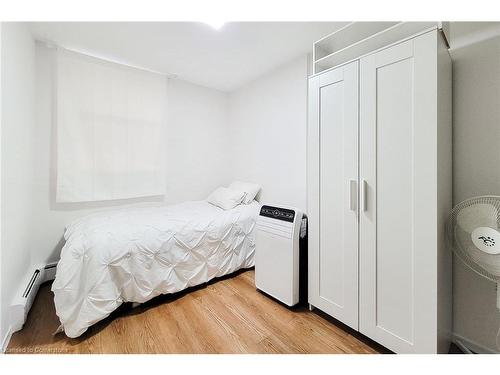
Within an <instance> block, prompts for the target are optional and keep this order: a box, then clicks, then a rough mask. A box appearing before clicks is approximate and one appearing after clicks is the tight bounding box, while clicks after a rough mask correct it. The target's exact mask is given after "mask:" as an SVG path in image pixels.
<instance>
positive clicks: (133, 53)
mask: <svg viewBox="0 0 500 375" xmlns="http://www.w3.org/2000/svg"><path fill="white" fill-rule="evenodd" d="M345 24H346V22H231V23H227V24H225V25H224V26H223V27H222V28H221V29H219V30H216V29H214V28H213V27H211V26H209V25H207V24H203V23H197V22H35V23H31V29H32V31H33V34H34V36H35V38H36V39H38V40H42V41H45V42H51V43H54V44H56V45H58V46H61V47H64V48H68V49H73V50H77V51H81V52H85V53H87V54H90V55H95V56H98V57H102V58H107V59H110V60H113V61H118V62H122V63H126V64H130V65H134V66H137V67H142V68H146V69H150V70H154V71H158V72H162V73H167V74H173V75H177V76H178V77H179V79H182V80H186V81H189V82H192V83H196V84H199V85H202V86H207V87H211V88H215V89H218V90H222V91H233V90H235V89H237V88H238V87H240V86H242V85H244V84H245V83H247V82H250V81H252V80H254V79H255V78H257V77H259V76H260V75H262V74H264V73H266V72H268V71H270V70H273V69H275V68H277V67H278V66H280V65H281V64H284V63H286V62H287V61H290V60H292V59H294V58H296V57H298V56H300V55H301V54H304V53H308V52H311V50H312V43H313V42H314V41H315V40H317V39H319V38H321V37H322V36H324V35H326V34H329V33H331V32H332V31H335V30H336V29H338V28H340V27H342V26H343V25H345Z"/></svg>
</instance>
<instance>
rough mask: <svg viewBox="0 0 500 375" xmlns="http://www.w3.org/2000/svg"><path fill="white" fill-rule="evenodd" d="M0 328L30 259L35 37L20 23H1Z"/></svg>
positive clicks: (2, 336)
mask: <svg viewBox="0 0 500 375" xmlns="http://www.w3.org/2000/svg"><path fill="white" fill-rule="evenodd" d="M1 27H2V43H1V44H2V52H1V56H2V64H1V65H2V66H1V68H2V74H1V77H2V87H1V88H2V94H1V98H2V114H1V115H2V120H1V121H2V129H1V131H2V136H1V141H2V144H1V164H2V165H1V185H2V186H1V190H2V192H1V195H2V196H1V201H2V207H1V208H2V209H1V224H2V227H1V232H2V234H1V277H2V280H1V284H2V301H1V332H0V340H1V341H3V340H4V339H5V337H6V335H7V333H8V330H9V327H10V319H9V312H8V308H9V306H10V303H11V301H12V298H13V295H14V294H15V293H16V292H17V291H18V288H19V287H20V282H21V280H22V279H23V278H24V276H25V275H26V269H27V268H28V267H29V265H30V263H31V257H30V253H31V246H32V245H33V243H32V241H31V237H30V232H31V231H32V230H33V225H34V222H33V220H32V212H33V209H34V196H33V194H32V189H33V178H34V163H33V161H34V159H35V154H34V151H33V146H34V141H35V132H34V111H33V108H34V107H33V103H34V71H35V49H34V40H33V38H32V36H31V34H30V32H29V31H28V29H27V27H26V26H25V25H24V24H22V23H2V25H1Z"/></svg>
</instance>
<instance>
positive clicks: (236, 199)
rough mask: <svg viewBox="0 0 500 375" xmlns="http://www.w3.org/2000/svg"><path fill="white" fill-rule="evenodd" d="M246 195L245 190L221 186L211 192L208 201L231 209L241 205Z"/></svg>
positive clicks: (225, 208)
mask: <svg viewBox="0 0 500 375" xmlns="http://www.w3.org/2000/svg"><path fill="white" fill-rule="evenodd" d="M244 197H245V192H244V191H243V190H236V189H229V188H226V187H220V188H217V189H215V191H214V192H213V193H212V194H210V196H209V197H208V198H207V202H208V203H211V204H213V205H214V206H217V207H220V208H222V209H224V210H230V209H232V208H235V207H236V206H237V205H239V204H240V203H241V201H242V200H243V198H244Z"/></svg>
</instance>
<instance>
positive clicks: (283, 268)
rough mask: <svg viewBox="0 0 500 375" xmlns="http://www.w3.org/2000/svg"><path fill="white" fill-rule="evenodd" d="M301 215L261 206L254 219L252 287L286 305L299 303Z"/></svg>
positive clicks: (297, 212)
mask: <svg viewBox="0 0 500 375" xmlns="http://www.w3.org/2000/svg"><path fill="white" fill-rule="evenodd" d="M302 216H303V215H302V213H301V212H300V211H299V210H297V209H295V208H290V207H288V208H285V207H277V206H268V205H263V206H262V208H261V210H260V214H259V217H258V218H257V226H256V229H257V233H256V241H257V242H256V248H255V285H256V287H257V289H258V290H260V291H262V292H264V293H266V294H269V295H270V296H272V297H274V298H276V299H277V300H279V301H281V302H283V303H284V304H286V305H288V306H293V305H295V304H297V303H298V302H299V250H300V249H299V240H300V228H301V223H302Z"/></svg>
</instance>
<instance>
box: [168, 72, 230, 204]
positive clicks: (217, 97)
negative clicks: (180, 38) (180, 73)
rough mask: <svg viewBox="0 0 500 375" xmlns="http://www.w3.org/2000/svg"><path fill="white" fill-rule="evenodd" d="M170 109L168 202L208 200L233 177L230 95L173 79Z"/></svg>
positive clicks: (170, 85)
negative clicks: (212, 193)
mask: <svg viewBox="0 0 500 375" xmlns="http://www.w3.org/2000/svg"><path fill="white" fill-rule="evenodd" d="M168 108H169V109H168V110H169V112H170V113H169V119H170V120H169V129H170V131H168V132H167V142H166V147H167V148H168V160H167V164H168V168H167V170H168V173H167V176H168V180H167V196H166V198H167V202H168V203H176V202H182V201H187V200H198V199H205V198H206V197H207V196H208V195H209V194H210V193H211V192H212V191H213V190H215V188H216V187H218V186H220V185H227V184H228V183H229V179H230V177H231V174H230V173H231V169H230V165H229V164H230V163H229V161H230V159H231V158H230V154H229V151H228V149H229V146H230V145H231V140H230V138H229V137H230V133H229V128H230V126H229V123H228V118H227V117H228V115H227V114H228V96H227V94H226V93H223V92H219V91H216V90H212V89H208V88H203V87H201V86H197V85H193V84H190V83H187V82H184V81H180V80H172V81H171V82H170V84H169V107H168Z"/></svg>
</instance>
